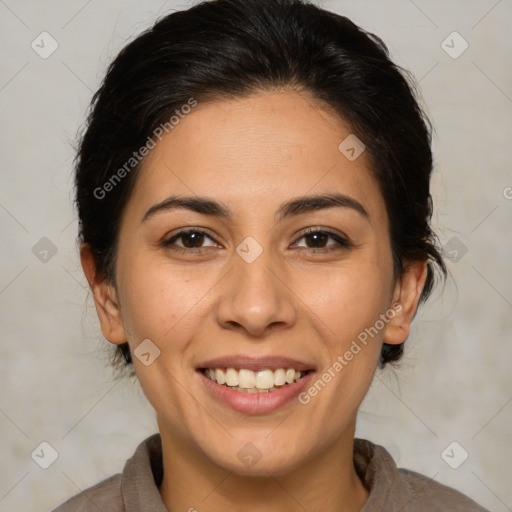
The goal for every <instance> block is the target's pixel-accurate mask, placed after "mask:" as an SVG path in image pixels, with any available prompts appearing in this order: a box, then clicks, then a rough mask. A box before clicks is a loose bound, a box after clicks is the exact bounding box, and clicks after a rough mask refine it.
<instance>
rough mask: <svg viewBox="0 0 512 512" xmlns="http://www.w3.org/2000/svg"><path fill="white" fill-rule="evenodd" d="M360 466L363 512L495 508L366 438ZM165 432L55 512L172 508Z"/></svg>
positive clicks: (358, 445)
mask: <svg viewBox="0 0 512 512" xmlns="http://www.w3.org/2000/svg"><path fill="white" fill-rule="evenodd" d="M354 465H355V467H356V470H357V473H358V474H359V476H360V477H361V479H362V480H363V482H364V484H365V486H366V487H367V489H368V490H369V492H370V496H369V498H368V500H367V502H366V503H365V505H364V507H363V508H362V509H361V512H489V511H488V510H486V509H484V508H483V507H481V506H480V505H478V504H477V503H475V502H474V501H472V500H470V499H469V498H467V497H466V496H464V495H463V494H461V493H460V492H458V491H456V490H455V489H452V488H450V487H446V486H444V485H441V484H439V483H438V482H436V481H434V480H432V479H430V478H427V477H425V476H422V475H420V474H419V473H415V472H413V471H409V470H407V469H398V468H397V466H396V464H395V462H394V460H393V458H392V457H391V455H390V454H389V453H388V452H387V451H386V450H385V449H384V448H383V447H382V446H379V445H375V444H373V443H371V442H370V441H367V440H365V439H357V438H356V439H355V440H354ZM162 476H163V466H162V443H161V439H160V434H154V435H152V436H150V437H148V438H147V439H145V440H144V441H143V442H142V443H141V444H140V445H139V446H138V447H137V449H136V451H135V453H134V454H133V456H132V457H131V458H130V459H128V460H127V461H126V464H125V466H124V469H123V472H122V473H119V474H117V475H113V476H111V477H110V478H107V479H106V480H103V481H102V482H99V483H98V484H96V485H94V486H92V487H89V488H88V489H86V490H85V491H83V492H81V493H80V494H77V495H76V496H73V497H72V498H70V499H69V500H67V501H66V502H65V503H63V504H62V505H60V506H59V507H57V508H56V509H54V510H53V512H168V510H167V508H166V507H165V505H164V503H163V501H162V498H161V496H160V492H159V486H160V483H161V482H162Z"/></svg>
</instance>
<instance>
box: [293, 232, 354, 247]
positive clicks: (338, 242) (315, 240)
mask: <svg viewBox="0 0 512 512" xmlns="http://www.w3.org/2000/svg"><path fill="white" fill-rule="evenodd" d="M329 238H330V239H331V240H334V243H332V244H329V245H326V243H327V241H328V240H329ZM302 239H304V240H306V245H302V246H301V245H298V244H297V242H295V245H296V246H297V247H305V248H307V249H313V251H315V249H320V250H328V251H329V250H336V249H340V248H349V247H351V246H352V244H351V243H350V242H349V241H348V240H347V239H346V238H344V237H343V236H341V235H339V234H338V233H335V232H333V231H330V230H327V229H321V228H308V229H307V230H306V231H303V232H302V235H301V236H300V237H299V238H298V240H302ZM298 240H297V241H298ZM307 240H309V241H310V242H311V245H309V244H308V243H307Z"/></svg>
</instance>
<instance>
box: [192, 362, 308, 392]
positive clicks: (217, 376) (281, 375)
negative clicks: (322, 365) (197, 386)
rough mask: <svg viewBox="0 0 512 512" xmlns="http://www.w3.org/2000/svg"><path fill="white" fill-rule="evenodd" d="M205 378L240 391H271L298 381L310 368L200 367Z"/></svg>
mask: <svg viewBox="0 0 512 512" xmlns="http://www.w3.org/2000/svg"><path fill="white" fill-rule="evenodd" d="M200 371H201V372H202V373H203V375H205V376H206V377H207V378H209V379H210V380H212V381H213V382H216V383H217V384H219V385H221V386H224V387H229V388H230V389H232V390H233V391H239V392H240V393H272V392H274V391H278V390H279V389H282V388H283V387H285V386H289V385H290V384H293V383H294V382H298V381H299V380H301V379H303V378H304V377H305V376H306V375H308V374H309V373H310V372H311V371H312V370H306V371H299V370H295V369H294V368H278V369H276V370H271V369H264V370H260V371H252V370H248V369H246V368H239V369H237V368H200Z"/></svg>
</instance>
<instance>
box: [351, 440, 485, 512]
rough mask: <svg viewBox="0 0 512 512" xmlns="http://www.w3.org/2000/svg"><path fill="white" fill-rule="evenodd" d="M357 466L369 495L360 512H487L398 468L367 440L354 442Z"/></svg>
mask: <svg viewBox="0 0 512 512" xmlns="http://www.w3.org/2000/svg"><path fill="white" fill-rule="evenodd" d="M354 464H355V467H356V470H357V472H358V474H359V476H360V478H361V479H362V480H363V482H364V484H365V486H366V488H367V489H368V490H369V492H370V495H369V497H368V500H367V502H366V504H365V506H364V507H363V509H362V510H361V512H377V511H381V510H386V512H394V511H400V512H488V511H487V510H486V509H485V508H483V507H481V506H480V505H478V504H477V503H475V502H474V501H473V500H471V499H470V498H468V497H467V496H465V495H464V494H462V493H461V492H459V491H457V490H455V489H453V488H451V487H448V486H446V485H443V484H440V483H439V482H436V481H435V480H434V479H433V478H428V477H426V476H424V475H421V474H419V473H416V472H415V471H411V470H408V469H399V468H397V466H396V464H395V461H394V460H393V458H392V457H391V455H390V454H389V452H388V451H387V450H386V449H385V448H384V447H383V446H379V445H376V444H373V443H372V442H370V441H368V440H366V439H355V443H354Z"/></svg>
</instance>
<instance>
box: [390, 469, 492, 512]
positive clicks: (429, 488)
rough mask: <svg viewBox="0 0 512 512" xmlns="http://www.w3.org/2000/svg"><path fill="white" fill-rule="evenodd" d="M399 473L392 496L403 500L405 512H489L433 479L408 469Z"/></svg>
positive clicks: (399, 470) (400, 470)
mask: <svg viewBox="0 0 512 512" xmlns="http://www.w3.org/2000/svg"><path fill="white" fill-rule="evenodd" d="M397 473H398V474H397V477H396V479H395V482H394V485H393V487H392V490H391V491H392V494H391V496H393V495H394V494H396V495H397V497H401V498H402V501H403V507H404V508H403V512H413V511H414V512H417V511H419V510H425V511H426V510H428V511H429V512H488V511H487V510H486V509H485V508H483V507H481V506H480V505H478V503H476V502H474V501H473V500H472V499H470V498H469V497H467V496H465V495H464V494H462V493H461V492H459V491H457V490H455V489H453V488H452V487H448V486H446V485H443V484H441V483H439V482H436V481H435V480H433V479H432V478H428V477H426V476H424V475H421V474H419V473H416V472H414V471H410V470H408V469H398V471H397Z"/></svg>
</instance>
